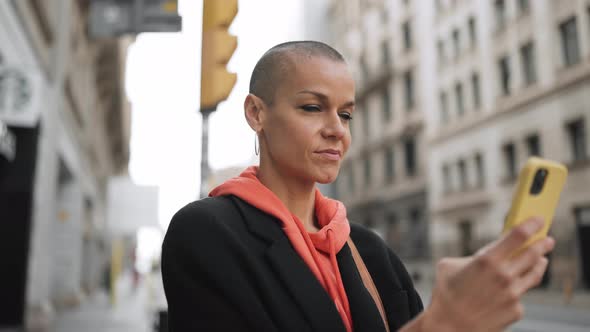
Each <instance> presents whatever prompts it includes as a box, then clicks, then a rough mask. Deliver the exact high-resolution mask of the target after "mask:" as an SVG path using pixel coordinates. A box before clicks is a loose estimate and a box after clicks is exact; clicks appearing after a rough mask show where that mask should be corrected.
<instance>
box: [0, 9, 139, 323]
mask: <svg viewBox="0 0 590 332" xmlns="http://www.w3.org/2000/svg"><path fill="white" fill-rule="evenodd" d="M88 8H89V2H88V1H83V0H71V1H64V0H50V1H45V0H43V1H40V0H25V1H20V0H19V1H2V2H1V3H0V16H1V19H0V40H1V44H0V55H1V57H0V58H2V63H1V65H2V66H3V67H2V68H3V71H2V76H1V77H0V82H1V84H0V90H1V92H0V96H3V97H4V98H5V99H4V100H2V102H3V113H0V115H1V116H2V117H3V120H5V121H4V122H6V123H7V125H8V129H9V130H11V131H12V132H13V133H14V134H15V137H16V155H15V158H14V159H13V160H2V163H3V165H2V167H1V168H0V170H1V173H0V204H1V205H2V208H1V209H0V210H1V211H2V212H0V214H1V217H0V219H1V220H2V221H3V223H4V222H5V221H6V223H7V225H8V226H7V227H9V229H8V231H7V233H8V235H9V236H8V237H7V240H6V242H5V241H3V242H4V243H3V244H2V250H1V253H0V255H2V260H3V262H5V263H7V264H8V265H7V266H8V267H9V268H6V269H3V276H2V279H1V280H0V281H1V285H2V286H0V287H2V294H3V296H0V306H1V308H2V310H1V311H2V313H1V314H0V327H5V326H8V327H11V326H13V327H26V328H27V329H31V330H34V329H41V328H44V327H47V325H48V324H49V323H50V321H51V317H53V315H54V313H55V312H56V311H60V310H63V309H65V308H68V307H70V306H72V305H76V304H77V303H78V302H79V301H80V300H81V299H82V298H83V297H84V294H89V293H91V292H93V291H94V290H95V289H97V288H98V287H100V286H101V285H102V284H103V281H104V274H105V271H106V270H108V265H109V260H110V255H111V248H110V234H109V232H108V229H107V227H106V221H105V218H106V186H107V180H108V178H109V177H110V176H112V175H114V174H121V173H126V172H127V164H128V160H129V135H130V107H129V104H128V102H127V101H126V96H125V93H124V88H123V86H124V81H123V78H124V72H125V70H124V69H125V60H126V49H127V46H128V45H129V43H130V42H131V40H130V39H128V38H123V39H121V38H111V39H102V40H93V39H91V38H90V37H89V36H88V34H87V28H86V27H87V18H88ZM12 72H16V73H19V72H22V73H25V74H26V75H25V76H24V79H20V78H14V76H9V75H8V74H7V73H12ZM28 77H30V78H31V79H30V81H27V78H28ZM17 83H18V84H17ZM15 84H16V85H15ZM15 86H16V87H15ZM15 96H16V97H15ZM6 98H8V99H6ZM15 98H16V99H15ZM20 99H22V101H23V103H25V102H29V101H30V100H32V101H34V103H33V104H32V105H33V108H34V109H33V110H31V112H33V113H36V114H37V117H36V120H35V121H32V122H29V123H28V124H26V125H22V124H20V123H16V122H11V121H13V120H11V119H10V118H8V120H6V119H5V117H7V116H8V115H11V114H12V113H11V112H16V109H17V108H16V107H17V105H18V104H17V103H15V102H14V100H20ZM6 100H9V101H10V102H7V101H6Z"/></svg>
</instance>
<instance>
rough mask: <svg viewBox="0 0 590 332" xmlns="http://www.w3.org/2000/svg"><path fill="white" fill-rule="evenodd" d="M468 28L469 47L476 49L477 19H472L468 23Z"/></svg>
mask: <svg viewBox="0 0 590 332" xmlns="http://www.w3.org/2000/svg"><path fill="white" fill-rule="evenodd" d="M467 28H468V30H469V45H470V46H471V47H475V44H476V42H477V33H476V31H475V18H474V17H470V18H469V20H468V21H467Z"/></svg>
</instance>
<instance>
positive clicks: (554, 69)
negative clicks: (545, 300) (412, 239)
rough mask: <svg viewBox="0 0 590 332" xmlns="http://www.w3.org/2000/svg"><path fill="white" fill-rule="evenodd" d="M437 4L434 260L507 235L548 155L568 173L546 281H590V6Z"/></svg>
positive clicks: (573, 1) (501, 1)
mask: <svg viewBox="0 0 590 332" xmlns="http://www.w3.org/2000/svg"><path fill="white" fill-rule="evenodd" d="M437 6H438V8H437V11H436V12H437V15H436V17H435V23H434V25H433V28H434V29H433V32H432V34H431V36H433V39H434V40H431V41H430V42H431V43H432V44H433V45H436V52H435V53H436V63H437V65H436V70H435V73H434V75H433V80H432V82H434V86H432V87H430V88H429V89H428V91H431V93H430V95H429V98H431V99H432V100H436V101H437V103H436V105H435V107H433V110H435V111H434V113H433V114H432V115H431V117H430V119H431V121H430V122H431V129H432V131H431V135H430V139H429V155H430V164H429V172H428V173H429V179H430V180H431V181H430V191H429V193H430V199H429V201H430V202H431V204H430V209H431V215H432V234H433V236H432V239H433V247H434V248H435V252H436V253H437V255H439V256H442V255H461V254H469V253H472V252H474V250H476V249H477V248H479V247H481V246H482V245H483V244H484V243H486V242H489V241H491V240H493V239H496V238H497V237H498V236H499V234H500V232H501V229H502V222H503V220H504V217H505V215H506V213H507V211H508V209H509V208H510V203H511V200H512V193H513V190H514V185H515V184H516V183H515V182H516V178H517V176H518V172H519V170H520V168H521V167H522V166H523V165H524V163H525V162H526V159H527V158H528V157H529V156H541V157H544V158H548V159H552V160H556V161H559V162H562V163H564V164H565V165H566V166H568V168H569V178H568V180H567V183H566V185H565V189H564V192H563V194H562V196H561V199H560V202H559V205H558V208H557V211H556V214H555V218H554V221H553V227H552V230H551V233H552V235H553V236H554V237H555V238H556V240H557V245H556V248H555V250H554V252H553V254H552V257H551V258H552V259H551V260H550V262H551V263H550V269H549V273H548V274H546V278H545V279H544V282H545V283H546V284H551V285H553V286H554V287H562V286H563V284H564V283H568V282H576V281H577V282H579V284H580V285H581V284H583V282H584V279H586V282H588V281H590V279H587V278H588V277H590V276H588V274H586V277H584V275H583V273H582V272H583V270H584V269H588V268H590V265H588V264H590V261H589V258H588V257H590V252H588V251H587V250H588V249H587V246H588V244H587V243H588V241H590V238H588V235H587V233H584V232H587V231H586V230H585V228H584V224H587V223H588V220H587V219H588V216H587V215H588V211H589V210H588V209H589V206H590V192H588V190H587V189H585V188H588V185H590V167H589V166H590V162H589V161H590V154H589V150H588V145H589V144H588V143H589V142H590V140H589V138H588V135H587V134H586V133H587V126H588V121H590V108H588V105H589V103H588V101H589V100H588V92H590V85H589V84H590V76H589V75H588V74H590V72H589V71H588V69H589V68H590V62H589V59H590V43H589V42H588V40H589V38H590V35H589V32H590V15H589V13H590V12H589V8H590V2H588V1H577V0H569V1H559V2H556V1H508V0H496V1H446V2H445V1H438V2H437ZM584 216H585V217H584ZM584 218H585V219H584ZM584 234H586V235H584ZM584 248H586V249H585V250H586V251H584ZM586 273H587V272H586ZM587 285H588V286H590V282H589V283H588V284H587Z"/></svg>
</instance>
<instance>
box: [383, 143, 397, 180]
mask: <svg viewBox="0 0 590 332" xmlns="http://www.w3.org/2000/svg"><path fill="white" fill-rule="evenodd" d="M394 177H395V156H394V151H393V146H390V147H387V148H386V149H385V180H386V181H387V182H392V181H393V179H394Z"/></svg>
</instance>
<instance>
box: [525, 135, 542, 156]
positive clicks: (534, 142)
mask: <svg viewBox="0 0 590 332" xmlns="http://www.w3.org/2000/svg"><path fill="white" fill-rule="evenodd" d="M525 141H526V146H527V150H528V152H529V156H541V140H540V139H539V135H537V134H533V135H529V136H528V137H527V138H526V139H525Z"/></svg>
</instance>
